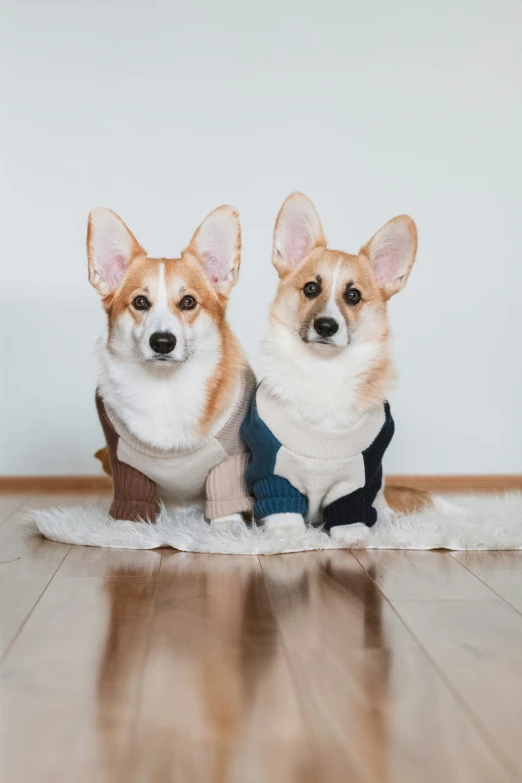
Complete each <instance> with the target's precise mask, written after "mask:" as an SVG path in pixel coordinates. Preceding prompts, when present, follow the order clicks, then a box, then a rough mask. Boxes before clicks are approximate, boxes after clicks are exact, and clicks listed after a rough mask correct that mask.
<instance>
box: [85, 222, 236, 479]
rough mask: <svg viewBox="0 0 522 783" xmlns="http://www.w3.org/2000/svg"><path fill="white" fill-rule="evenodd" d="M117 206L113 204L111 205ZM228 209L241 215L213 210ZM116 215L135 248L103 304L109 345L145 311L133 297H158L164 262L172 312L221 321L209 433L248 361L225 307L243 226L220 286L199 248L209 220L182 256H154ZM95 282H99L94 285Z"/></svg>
mask: <svg viewBox="0 0 522 783" xmlns="http://www.w3.org/2000/svg"><path fill="white" fill-rule="evenodd" d="M109 211H110V212H112V211H111V210H109ZM222 211H226V213H227V215H231V216H232V217H233V218H235V219H236V220H238V219H239V216H238V213H237V212H236V211H235V210H233V209H231V208H230V207H218V208H217V209H216V210H214V212H212V213H211V215H209V216H208V217H207V218H206V220H208V218H210V217H211V216H212V215H216V214H219V213H220V212H222ZM112 215H113V216H114V217H115V218H116V219H117V220H118V221H119V222H120V224H121V225H123V226H124V227H125V229H126V231H127V232H128V234H129V236H130V238H131V252H130V262H129V266H128V268H127V270H126V272H125V274H124V276H123V278H122V280H121V282H120V284H119V285H118V287H117V288H116V289H115V290H114V291H112V292H111V293H109V294H107V295H106V296H104V297H103V300H102V301H103V306H104V308H105V311H106V313H107V317H108V324H109V335H108V345H107V347H108V348H109V350H110V338H111V334H112V332H113V329H114V326H115V324H116V322H117V321H118V319H119V318H121V317H122V316H123V315H124V314H125V313H127V312H129V313H130V314H131V316H132V318H133V319H134V320H135V321H136V323H139V322H140V321H141V320H143V319H144V318H145V316H146V313H145V311H139V310H136V309H135V308H134V307H133V306H132V302H133V300H134V299H135V297H136V296H138V295H141V294H142V295H145V296H146V297H147V298H148V299H149V300H151V301H153V300H154V297H155V294H156V289H157V281H158V277H159V265H160V264H164V268H165V284H166V288H167V291H168V292H169V300H168V307H169V309H170V310H171V311H172V312H175V313H176V315H177V316H178V317H179V318H181V320H182V321H183V320H184V321H186V322H187V323H188V324H192V323H193V322H194V321H195V320H196V319H197V318H198V317H199V316H200V314H201V313H202V312H204V311H205V312H206V313H207V314H208V315H209V316H210V317H211V318H212V320H213V321H214V323H215V324H216V327H217V329H218V331H219V333H220V336H221V342H222V351H221V357H220V361H219V362H218V365H217V367H216V370H215V371H214V373H213V375H212V376H211V377H210V379H209V380H208V383H207V404H206V407H205V410H204V411H203V413H202V416H201V419H200V431H201V434H202V435H205V434H206V433H207V431H208V430H209V428H210V427H211V425H212V422H213V421H215V420H216V419H217V418H219V417H220V416H221V414H223V413H224V411H225V410H226V409H227V407H229V405H230V403H231V397H232V395H233V393H234V390H235V388H236V382H237V379H238V376H239V374H240V372H241V370H242V368H243V366H244V365H245V363H246V360H245V358H244V356H243V353H242V350H241V348H240V345H239V343H238V341H237V339H236V338H235V336H234V335H233V333H232V331H231V329H230V327H229V325H228V323H227V321H226V308H227V303H228V294H229V293H230V290H231V289H232V287H233V285H234V284H235V282H236V281H237V277H238V274H239V268H240V263H241V231H240V227H239V223H238V231H237V240H236V243H235V246H234V249H233V255H234V263H233V270H232V274H231V277H230V280H228V281H226V282H225V283H223V284H220V285H219V286H217V287H216V286H214V285H213V284H212V282H211V281H210V279H209V277H208V275H207V273H206V271H205V269H204V264H205V259H204V258H203V257H202V256H201V255H200V253H199V245H198V241H199V238H200V233H201V230H202V227H203V226H204V225H205V221H203V223H202V224H201V225H200V226H199V228H198V229H197V230H196V232H195V233H194V236H193V237H192V239H191V241H190V243H189V245H188V247H187V248H186V250H184V251H183V253H182V254H181V258H149V257H148V256H147V254H146V251H145V250H143V248H142V247H141V245H140V244H139V243H138V242H137V240H136V239H135V237H134V236H133V234H132V233H131V232H130V231H129V229H128V228H127V226H126V225H125V223H123V221H122V220H121V219H120V218H119V217H118V216H117V215H116V214H115V213H114V212H112ZM92 234H93V226H92V213H91V216H90V217H89V225H88V232H87V251H88V257H89V279H90V280H91V283H92V284H93V285H95V283H94V282H93V275H94V271H93V270H94V269H95V260H94V258H95V253H94V248H93V244H92ZM95 287H98V290H99V286H97V285H95ZM187 295H191V296H193V297H194V298H195V299H196V302H197V305H196V307H195V308H194V309H193V310H183V309H182V308H181V301H182V300H183V298H184V297H185V296H187ZM104 452H105V450H104V449H100V451H98V452H97V453H96V455H95V456H96V457H97V458H98V459H100V461H101V462H102V465H103V468H104V470H105V472H106V473H109V475H110V463H109V462H108V461H107V460H108V455H105V453H104Z"/></svg>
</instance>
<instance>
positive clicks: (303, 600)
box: [261, 552, 509, 783]
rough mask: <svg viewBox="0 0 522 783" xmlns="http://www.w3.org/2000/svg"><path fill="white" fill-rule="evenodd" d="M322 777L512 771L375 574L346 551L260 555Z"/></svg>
mask: <svg viewBox="0 0 522 783" xmlns="http://www.w3.org/2000/svg"><path fill="white" fill-rule="evenodd" d="M261 565H262V568H263V572H264V574H265V577H266V581H267V587H268V592H269V595H270V598H271V601H272V604H273V606H274V609H275V612H276V618H277V621H278V623H279V625H280V628H281V630H282V633H283V637H284V642H285V646H286V649H287V652H288V657H289V661H290V665H291V667H292V671H293V674H294V678H295V681H296V684H297V687H298V692H299V698H300V702H301V704H302V707H303V709H304V712H305V715H306V720H307V723H308V725H309V726H310V729H311V732H312V735H313V748H314V756H315V758H316V759H317V764H318V766H319V778H320V780H328V781H329V782H330V783H337V782H339V783H344V782H345V781H348V780H350V781H364V782H365V783H366V781H371V782H372V783H373V782H375V783H377V782H378V783H381V782H382V783H384V781H386V783H419V781H422V783H447V781H450V780H451V781H452V782H453V781H458V783H464V782H465V783H478V782H479V781H480V783H491V781H498V780H503V781H505V780H508V779H509V778H508V776H507V774H506V773H505V770H504V768H503V766H502V765H501V764H500V763H499V762H498V761H497V759H496V758H495V754H494V752H492V750H491V748H490V747H489V746H488V744H487V743H486V742H485V741H484V739H483V737H482V736H481V734H480V732H479V731H478V730H477V729H476V728H475V727H474V726H473V725H472V723H471V721H470V720H469V718H468V716H467V714H466V713H465V711H464V710H463V709H462V707H461V706H460V705H459V703H458V701H457V700H456V699H455V697H454V695H453V694H452V693H451V692H450V690H449V689H448V688H447V687H446V686H445V684H444V682H443V681H442V680H441V678H440V677H439V675H438V674H437V672H436V671H435V670H434V669H433V667H432V666H431V664H430V662H429V660H428V659H427V658H426V656H425V654H424V652H423V651H422V649H421V648H420V647H419V645H418V644H417V643H416V642H415V641H414V640H413V639H412V637H411V635H410V634H409V633H408V631H407V630H406V628H405V627H404V625H403V623H402V622H401V620H400V619H399V618H398V616H397V615H396V613H395V612H394V611H393V609H392V608H391V607H390V605H389V604H388V602H387V601H386V600H385V599H384V597H383V595H382V593H381V592H380V590H379V589H378V588H377V586H376V584H375V582H373V581H372V580H371V579H370V577H369V576H368V574H366V573H365V571H364V570H363V569H362V567H361V566H360V565H359V563H357V561H356V560H355V558H354V557H353V556H352V555H351V554H350V553H348V552H334V553H319V552H315V553H310V554H308V553H307V554H300V555H289V556H284V557H274V558H272V557H267V558H262V559H261Z"/></svg>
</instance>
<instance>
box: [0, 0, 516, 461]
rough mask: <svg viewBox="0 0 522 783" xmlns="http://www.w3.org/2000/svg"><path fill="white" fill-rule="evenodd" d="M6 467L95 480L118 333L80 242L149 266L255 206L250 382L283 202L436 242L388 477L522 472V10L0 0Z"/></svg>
mask: <svg viewBox="0 0 522 783" xmlns="http://www.w3.org/2000/svg"><path fill="white" fill-rule="evenodd" d="M1 9H2V11H1V23H0V28H1V33H0V39H1V40H0V59H1V62H0V66H1V67H0V73H1V77H0V78H1V79H2V82H3V89H2V95H3V98H2V122H1V133H2V170H1V173H0V198H1V213H0V214H1V224H0V243H1V254H0V258H1V266H2V275H1V280H2V291H1V294H0V299H1V306H0V320H1V356H0V372H1V383H0V394H1V405H0V426H1V431H0V474H53V473H56V474H67V473H71V474H80V473H85V474H91V473H95V472H97V471H98V464H97V463H96V462H95V460H94V459H93V457H92V454H93V452H94V450H95V449H97V448H98V447H99V446H100V445H101V444H102V433H101V429H100V427H99V424H98V422H97V418H96V414H95V409H94V402H93V396H94V386H95V373H94V362H93V360H92V352H93V347H94V344H95V341H96V338H97V335H98V334H99V333H100V331H101V329H102V324H103V313H102V309H101V306H100V304H99V301H98V298H97V295H96V293H95V291H94V290H93V289H91V288H90V286H89V284H88V282H87V276H86V258H85V229H86V220H87V214H88V211H89V209H90V208H91V207H93V206H110V207H111V208H113V209H114V210H116V211H117V212H118V213H119V214H120V215H121V216H122V217H123V219H124V220H125V221H126V222H127V224H128V225H129V227H130V228H131V230H132V231H133V232H134V233H135V235H136V236H137V238H138V240H139V241H140V242H141V243H142V244H143V245H144V246H145V247H146V248H147V250H149V252H150V253H151V254H159V255H167V256H168V255H172V256H174V255H177V254H178V253H179V251H180V250H181V248H182V247H183V246H184V245H185V244H186V243H187V242H188V240H189V239H190V237H191V235H192V232H193V231H194V229H195V228H196V226H197V225H198V223H199V222H200V221H201V219H202V218H203V217H204V216H205V214H206V213H207V212H209V211H210V210H211V209H213V208H214V207H216V206H217V205H219V204H222V203H231V204H234V205H235V206H237V207H238V208H239V210H240V212H241V218H242V226H243V248H244V254H243V268H242V275H241V281H240V284H239V286H238V287H237V288H236V290H235V291H234V293H233V296H232V300H231V306H230V318H231V321H232V324H233V326H234V328H235V330H236V332H237V333H238V335H239V337H240V339H241V341H242V343H243V345H244V346H245V348H246V349H247V351H248V354H249V356H250V358H251V360H252V362H253V364H254V367H255V368H257V369H258V368H259V364H258V361H257V352H258V345H259V342H260V339H261V336H262V334H263V331H264V328H265V320H266V313H267V307H268V304H269V302H270V299H271V297H272V295H273V293H274V290H275V285H276V275H275V272H274V271H273V269H272V267H271V265H270V246H271V234H272V228H273V223H274V219H275V216H276V213H277V211H278V209H279V207H280V205H281V203H282V201H283V199H284V198H285V197H286V196H287V195H288V193H290V192H291V191H293V190H296V189H299V190H303V191H304V192H305V193H307V194H308V195H309V196H310V197H311V198H312V200H313V201H314V202H315V204H316V206H317V208H318V210H319V213H320V215H321V217H322V220H323V224H324V227H325V232H326V235H327V237H328V239H329V241H330V245H331V246H332V247H336V248H340V249H345V250H348V251H352V252H354V251H356V250H357V249H358V248H359V247H360V246H361V244H363V243H364V242H365V241H367V240H368V239H369V237H370V236H371V235H372V234H373V233H374V232H375V231H376V230H377V229H378V228H379V227H380V226H381V225H382V224H383V223H384V222H386V221H387V220H388V219H389V218H391V217H393V216H394V215H396V214H399V213H403V212H407V213H409V214H411V215H412V216H413V217H414V219H415V220H416V222H417V225H418V229H419V238H420V245H419V254H418V260H417V264H416V267H415V268H414V271H413V273H412V275H411V278H410V280H409V283H408V286H407V287H406V289H405V291H404V292H403V293H402V294H400V295H399V296H398V297H397V298H396V299H395V300H394V301H393V302H392V304H391V307H390V310H391V320H392V325H393V332H394V351H395V356H396V360H397V364H398V367H399V383H398V386H397V389H396V391H395V392H394V394H393V396H392V408H393V412H394V417H395V420H396V425H397V432H396V437H395V439H394V443H393V444H392V447H391V451H390V453H389V457H388V461H387V464H386V469H387V470H388V472H391V473H497V472H498V473H503V472H505V473H517V472H521V471H522V445H521V440H522V437H521V436H522V426H521V420H522V414H521V390H522V373H521V361H520V355H521V351H520V346H519V342H520V334H521V329H520V312H519V311H520V307H519V302H520V295H521V292H522V290H521V289H522V271H521V269H522V263H521V255H522V254H521V245H522V239H521V236H522V235H521V216H522V144H521V139H522V104H521V94H522V87H521V85H522V47H521V45H520V32H521V29H522V4H521V3H520V2H519V0H439V2H437V3H434V2H431V3H428V2H420V1H419V0H396V1H395V2H393V3H391V2H385V0H366V2H364V3H362V2H356V0H320V1H319V0H317V1H316V2H311V1H310V0H277V2H276V1H275V0H264V2H263V3H256V4H253V3H248V2H244V0H223V1H222V2H215V1H214V2H212V0H196V1H195V2H194V1H192V2H179V0H174V2H173V1H172V0H148V2H144V0H142V1H141V2H132V0H126V2H121V1H120V0H104V1H103V2H102V1H101V0H90V1H89V2H69V0H67V1H66V0H47V1H46V2H42V0H2V4H1Z"/></svg>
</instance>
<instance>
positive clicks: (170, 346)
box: [149, 332, 176, 356]
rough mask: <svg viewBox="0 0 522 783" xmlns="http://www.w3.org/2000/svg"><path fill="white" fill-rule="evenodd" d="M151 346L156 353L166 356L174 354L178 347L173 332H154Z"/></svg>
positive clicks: (150, 341)
mask: <svg viewBox="0 0 522 783" xmlns="http://www.w3.org/2000/svg"><path fill="white" fill-rule="evenodd" d="M149 345H150V347H151V348H152V350H153V351H154V353H159V354H161V355H162V356H165V355H166V354H168V353H172V351H173V350H174V348H175V347H176V338H175V337H174V335H173V334H172V332H154V334H151V336H150V340H149Z"/></svg>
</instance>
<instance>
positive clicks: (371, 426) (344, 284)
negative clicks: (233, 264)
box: [241, 193, 431, 546]
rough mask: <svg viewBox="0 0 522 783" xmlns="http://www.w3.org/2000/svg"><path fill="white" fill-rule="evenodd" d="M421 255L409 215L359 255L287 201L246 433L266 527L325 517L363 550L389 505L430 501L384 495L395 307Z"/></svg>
mask: <svg viewBox="0 0 522 783" xmlns="http://www.w3.org/2000/svg"><path fill="white" fill-rule="evenodd" d="M416 250H417V232H416V228H415V223H414V222H413V220H412V219H411V218H409V217H407V216H405V215H402V216H400V217H396V218H394V219H393V220H391V221H390V222H389V223H387V224H386V225H385V226H384V227H383V228H381V229H380V231H378V232H377V234H375V235H374V237H373V238H372V239H371V240H370V241H369V242H368V243H367V244H366V245H364V247H363V248H362V249H361V250H360V251H359V253H358V254H356V255H350V254H348V253H345V252H341V251H338V250H330V249H328V248H327V245H326V240H325V237H324V233H323V228H322V225H321V221H320V219H319V216H318V214H317V211H316V210H315V207H314V206H313V204H312V203H311V202H310V200H309V199H308V198H307V197H306V196H304V195H302V194H301V193H294V194H293V195H291V196H289V198H288V199H287V200H286V201H285V203H284V204H283V206H282V208H281V211H280V212H279V215H278V217H277V221H276V226H275V233H274V243H273V258H272V261H273V264H274V266H275V268H276V270H277V272H278V274H279V278H280V281H279V287H278V290H277V294H276V297H275V300H274V302H273V304H272V307H271V311H270V320H269V329H268V334H267V335H266V338H265V341H264V345H263V364H264V374H263V380H262V382H261V383H260V385H259V387H258V389H257V391H256V393H255V395H254V398H253V400H252V404H251V407H250V410H249V413H248V415H247V417H246V419H245V421H244V422H243V425H242V429H241V434H242V437H243V440H244V441H245V442H246V444H247V446H248V447H249V449H250V451H251V454H252V456H251V458H250V461H249V464H248V466H247V471H246V480H247V485H248V487H249V489H250V491H251V492H252V494H253V495H254V497H255V507H254V510H255V514H256V516H258V517H260V518H262V519H263V520H264V524H265V527H267V528H269V529H274V528H281V527H282V528H289V527H293V528H296V529H300V528H301V529H302V528H303V527H304V525H305V520H306V521H310V522H321V521H322V522H324V524H325V528H326V529H327V530H329V531H330V535H331V536H332V537H333V538H335V539H336V540H337V541H338V542H339V543H341V544H345V545H346V546H358V545H361V544H362V543H363V542H364V540H365V539H366V538H367V536H368V535H369V530H370V528H371V527H372V525H373V524H374V523H375V522H376V521H377V518H378V514H379V510H380V509H383V508H384V507H386V506H387V505H388V504H389V506H390V507H392V508H393V509H394V510H397V511H413V510H416V509H418V508H419V507H422V506H423V505H426V504H429V503H430V502H431V501H430V498H429V496H428V495H425V494H424V493H419V492H415V491H413V490H404V489H402V490H399V489H396V490H393V489H392V488H390V490H389V491H388V490H387V492H386V494H385V492H384V485H383V472H382V459H383V456H384V453H385V451H386V448H387V447H388V445H389V443H390V441H391V438H392V436H393V432H394V424H393V419H392V416H391V411H390V407H389V405H388V402H387V398H388V394H389V391H390V389H391V387H392V385H393V380H394V369H393V365H392V361H391V357H390V348H389V337H390V331H389V324H388V314H387V302H388V299H389V298H390V297H391V296H393V295H394V294H396V293H398V292H399V291H400V290H401V289H402V288H403V287H404V285H405V283H406V281H407V279H408V276H409V274H410V272H411V269H412V266H413V263H414V261H415V254H416Z"/></svg>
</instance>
